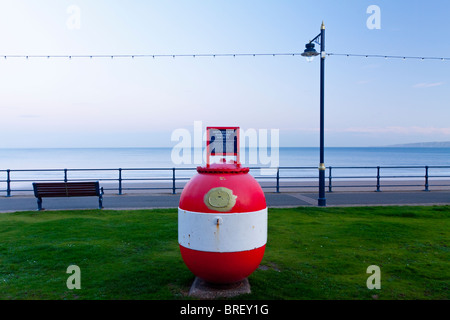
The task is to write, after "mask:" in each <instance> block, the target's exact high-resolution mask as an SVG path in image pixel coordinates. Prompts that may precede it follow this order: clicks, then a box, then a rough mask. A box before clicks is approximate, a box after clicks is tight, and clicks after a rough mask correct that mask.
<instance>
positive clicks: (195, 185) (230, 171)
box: [179, 163, 267, 213]
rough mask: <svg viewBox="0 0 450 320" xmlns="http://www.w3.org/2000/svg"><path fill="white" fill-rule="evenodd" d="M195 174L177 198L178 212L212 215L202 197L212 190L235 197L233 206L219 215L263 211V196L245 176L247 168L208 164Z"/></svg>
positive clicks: (264, 206)
mask: <svg viewBox="0 0 450 320" xmlns="http://www.w3.org/2000/svg"><path fill="white" fill-rule="evenodd" d="M197 172H198V174H197V175H195V176H194V177H192V179H191V180H190V181H189V182H188V183H187V184H186V186H185V187H184V189H183V192H182V193H181V197H180V205H179V206H180V209H183V210H187V211H194V212H204V213H215V212H219V211H218V210H212V209H211V208H210V207H208V206H207V203H205V195H206V194H207V193H208V192H209V191H210V190H211V189H213V188H218V187H222V188H227V189H229V190H231V191H232V194H233V196H236V204H235V205H234V206H233V207H232V208H231V209H230V210H229V211H225V212H223V211H221V212H222V213H236V212H252V211H258V210H262V209H265V208H266V207H267V205H266V198H265V196H264V192H263V190H262V188H261V186H260V185H259V183H258V182H257V181H256V179H255V178H254V177H253V176H252V175H250V174H249V168H245V167H241V166H240V165H237V164H236V163H219V164H211V165H210V166H206V167H198V168H197Z"/></svg>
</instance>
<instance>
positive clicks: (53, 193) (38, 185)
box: [33, 181, 103, 211]
mask: <svg viewBox="0 0 450 320" xmlns="http://www.w3.org/2000/svg"><path fill="white" fill-rule="evenodd" d="M33 190H34V196H35V197H36V198H37V204H38V210H39V211H41V210H44V209H43V208H42V198H53V197H91V196H92V197H93V196H96V197H98V208H99V209H102V208H103V187H102V188H100V184H99V182H98V181H95V182H34V183H33Z"/></svg>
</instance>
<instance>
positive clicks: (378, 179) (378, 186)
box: [377, 166, 381, 192]
mask: <svg viewBox="0 0 450 320" xmlns="http://www.w3.org/2000/svg"><path fill="white" fill-rule="evenodd" d="M380 191H381V190H380V167H379V166H378V167H377V192H380Z"/></svg>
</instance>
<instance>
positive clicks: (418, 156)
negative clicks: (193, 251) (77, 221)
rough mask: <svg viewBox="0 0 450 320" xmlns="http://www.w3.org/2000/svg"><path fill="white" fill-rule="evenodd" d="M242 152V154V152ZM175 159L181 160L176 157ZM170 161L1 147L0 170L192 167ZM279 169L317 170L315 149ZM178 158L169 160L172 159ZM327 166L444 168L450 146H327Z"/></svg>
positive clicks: (165, 156) (164, 153) (147, 155)
mask: <svg viewBox="0 0 450 320" xmlns="http://www.w3.org/2000/svg"><path fill="white" fill-rule="evenodd" d="M241 152H242V151H241ZM244 154H245V157H243V159H241V160H242V162H243V163H244V164H246V165H249V166H271V164H272V165H274V164H276V162H277V161H276V159H275V157H276V155H274V154H272V155H271V154H270V152H269V154H268V155H267V154H266V153H265V152H262V154H260V153H259V152H258V150H246V152H245V153H244ZM176 157H180V155H179V154H177V155H176ZM189 158H190V160H191V161H190V162H191V163H186V164H183V163H177V161H173V157H172V149H171V148H104V149H93V148H92V149H91V148H86V149H75V148H74V149H69V148H67V149H0V170H4V169H49V168H56V169H62V168H83V169H85V168H96V169H97V168H154V167H156V168H160V167H163V168H172V167H196V166H197V165H199V164H198V163H193V162H194V152H192V153H191V157H189V156H188V157H186V158H185V159H189ZM277 158H278V165H279V166H283V167H288V166H302V167H303V166H306V167H307V166H314V167H316V166H318V163H319V150H318V149H317V148H280V149H279V155H278V157H277ZM177 159H178V158H174V160H177ZM325 164H326V165H327V166H425V165H428V166H449V165H450V148H326V149H325Z"/></svg>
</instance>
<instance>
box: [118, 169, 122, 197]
mask: <svg viewBox="0 0 450 320" xmlns="http://www.w3.org/2000/svg"><path fill="white" fill-rule="evenodd" d="M119 195H122V168H119Z"/></svg>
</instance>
